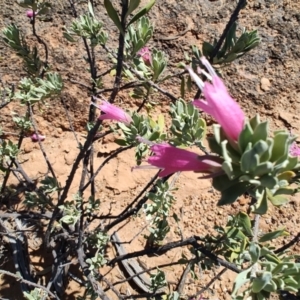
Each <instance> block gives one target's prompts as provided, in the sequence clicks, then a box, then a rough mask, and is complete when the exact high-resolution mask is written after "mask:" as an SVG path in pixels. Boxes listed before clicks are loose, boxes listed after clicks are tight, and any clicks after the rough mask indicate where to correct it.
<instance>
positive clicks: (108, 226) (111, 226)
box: [104, 174, 173, 231]
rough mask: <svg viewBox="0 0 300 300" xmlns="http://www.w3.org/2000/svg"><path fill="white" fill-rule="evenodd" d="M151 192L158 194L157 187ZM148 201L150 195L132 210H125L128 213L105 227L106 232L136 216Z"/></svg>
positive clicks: (165, 179)
mask: <svg viewBox="0 0 300 300" xmlns="http://www.w3.org/2000/svg"><path fill="white" fill-rule="evenodd" d="M157 175H158V174H157ZM157 175H156V176H157ZM172 175H173V174H171V175H168V176H166V177H164V178H163V179H162V180H163V181H164V182H165V181H167V180H168V179H169V178H170V177H171V176H172ZM147 186H148V185H147ZM150 192H151V193H155V192H156V185H154V186H153V187H152V188H151V190H150ZM147 200H148V194H147V195H145V196H144V197H143V198H142V199H141V200H140V201H139V202H138V203H137V205H136V206H135V207H133V208H132V209H130V210H127V209H125V210H124V211H126V212H124V213H121V215H120V216H119V217H118V218H117V219H116V220H114V221H112V222H111V223H110V224H108V225H106V226H105V227H104V231H108V230H109V229H111V228H113V227H114V226H116V225H117V224H119V223H121V222H123V221H124V220H126V219H127V218H129V217H131V216H133V215H135V214H136V213H137V212H138V211H139V210H140V209H141V208H142V206H143V205H144V203H146V201H147Z"/></svg>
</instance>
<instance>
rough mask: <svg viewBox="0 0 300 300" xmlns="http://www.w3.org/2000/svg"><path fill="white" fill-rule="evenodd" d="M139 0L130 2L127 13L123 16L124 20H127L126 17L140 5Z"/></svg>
mask: <svg viewBox="0 0 300 300" xmlns="http://www.w3.org/2000/svg"><path fill="white" fill-rule="evenodd" d="M140 3H141V0H131V1H130V3H129V6H128V10H127V13H126V15H125V20H126V19H127V18H128V16H129V15H130V14H131V13H132V12H133V11H134V10H135V9H137V8H138V6H139V5H140Z"/></svg>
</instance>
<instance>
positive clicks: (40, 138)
mask: <svg viewBox="0 0 300 300" xmlns="http://www.w3.org/2000/svg"><path fill="white" fill-rule="evenodd" d="M30 138H31V140H32V141H33V142H34V143H37V142H38V141H41V142H42V141H44V140H45V138H46V136H44V135H41V134H35V133H34V134H33V135H32V136H31V137H30Z"/></svg>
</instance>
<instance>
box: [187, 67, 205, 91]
mask: <svg viewBox="0 0 300 300" xmlns="http://www.w3.org/2000/svg"><path fill="white" fill-rule="evenodd" d="M186 68H187V70H188V71H189V73H190V76H191V77H192V79H193V80H194V81H195V82H196V84H197V85H198V87H199V89H200V90H203V88H204V82H203V81H202V80H201V78H200V77H199V76H198V75H197V74H196V73H195V72H194V71H193V70H192V68H191V67H186Z"/></svg>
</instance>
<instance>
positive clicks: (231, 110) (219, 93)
mask: <svg viewBox="0 0 300 300" xmlns="http://www.w3.org/2000/svg"><path fill="white" fill-rule="evenodd" d="M201 62H202V64H203V65H204V66H205V67H206V69H207V70H208V72H209V74H207V73H206V72H205V71H201V72H202V73H203V74H205V75H206V76H207V77H208V78H209V79H210V80H211V82H212V83H209V82H205V83H204V82H203V81H202V80H201V79H200V78H199V77H198V75H197V74H196V73H195V72H194V71H193V70H192V69H191V68H188V71H189V73H190V75H191V77H192V79H193V80H194V81H195V82H196V84H197V85H198V87H199V88H200V89H201V90H202V91H203V94H204V98H205V99H200V100H194V101H193V104H194V105H195V106H196V107H198V108H200V109H202V110H203V111H205V112H206V113H208V114H210V115H211V116H213V117H214V118H215V119H216V121H217V122H218V123H219V124H220V125H221V127H222V128H223V130H224V132H225V134H226V136H227V138H229V139H231V140H233V141H237V140H238V137H239V135H240V133H241V131H242V130H243V127H244V121H245V115H244V112H243V111H242V110H241V108H240V106H239V105H238V103H237V102H236V101H235V100H234V99H232V98H231V97H230V95H229V94H228V92H227V89H226V87H225V85H224V83H223V82H222V80H221V79H220V78H219V77H218V76H217V74H216V72H215V70H214V69H213V67H212V66H211V65H210V63H209V62H208V60H207V59H206V58H204V57H203V58H202V59H201Z"/></svg>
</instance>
